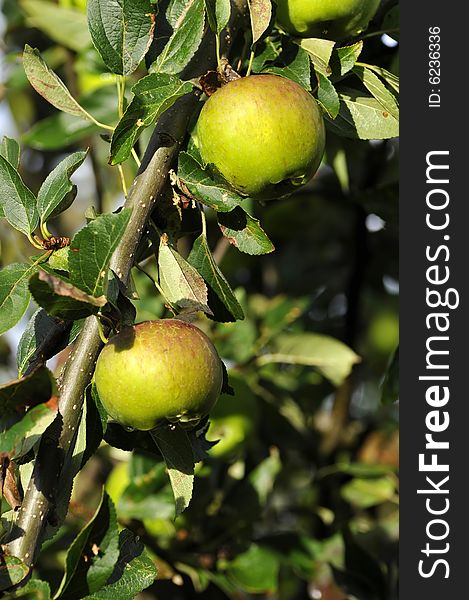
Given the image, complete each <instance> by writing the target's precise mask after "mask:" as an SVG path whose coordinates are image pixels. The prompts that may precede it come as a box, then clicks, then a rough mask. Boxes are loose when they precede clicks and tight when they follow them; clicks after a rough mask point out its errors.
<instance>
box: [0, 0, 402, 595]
mask: <svg viewBox="0 0 469 600" xmlns="http://www.w3.org/2000/svg"><path fill="white" fill-rule="evenodd" d="M2 10H3V18H4V27H5V47H4V49H3V52H4V53H5V56H4V61H5V65H6V70H5V73H6V76H5V81H4V82H3V83H2V84H1V88H0V94H1V96H0V99H1V100H2V106H3V108H4V110H3V108H2V110H3V112H2V113H1V114H2V115H5V126H4V125H3V124H2V129H3V128H4V131H2V134H4V135H3V137H2V140H1V144H0V244H1V246H0V247H1V254H0V266H1V270H0V334H1V337H0V367H1V370H0V378H1V379H0V383H1V385H0V482H1V488H2V499H1V530H0V536H1V550H0V561H1V569H0V591H1V592H2V593H3V594H5V595H6V596H8V597H11V598H16V597H25V598H43V599H45V600H47V599H50V598H54V599H59V598H60V599H62V598H63V599H68V600H72V599H77V600H78V599H83V598H87V599H90V600H91V599H94V600H98V599H103V600H104V599H105V598H110V597H112V598H119V599H121V600H127V599H128V600H131V599H132V598H135V597H141V598H178V599H179V598H180V599H185V598H192V597H194V594H197V595H200V596H201V597H203V598H210V599H212V598H213V599H219V598H220V599H222V598H231V599H239V598H250V597H253V595H259V596H260V597H270V598H279V599H282V600H283V599H285V600H290V599H291V600H295V599H296V598H305V597H310V598H327V599H329V600H345V598H358V599H359V600H363V599H366V598H370V599H378V600H389V599H390V598H394V597H395V594H396V580H397V577H396V555H395V544H396V539H397V521H396V515H397V510H396V506H397V491H398V487H397V481H396V469H397V459H396V414H395V406H394V403H395V400H396V398H397V389H396V386H397V384H396V382H397V372H398V354H397V351H396V345H397V334H396V330H397V325H396V293H397V274H396V268H397V267H396V238H397V233H396V231H397V224H396V219H397V209H396V201H397V161H398V145H397V141H396V138H397V136H398V123H399V104H398V92H399V79H398V60H397V59H398V57H397V50H396V47H397V40H398V17H399V15H398V4H397V2H396V1H395V0H385V1H383V2H379V1H378V0H346V1H345V0H344V1H343V2H337V1H336V0H317V1H316V0H315V1H314V2H313V1H312V0H122V1H119V2H118V1H116V0H87V1H85V0H58V1H52V0H50V1H49V0H20V1H19V2H14V1H12V0H5V2H4V5H3V9H2ZM383 36H384V37H383ZM2 119H3V116H2ZM373 236H375V237H373ZM376 236H377V237H376ZM138 323H142V324H141V325H136V324H138ZM15 346H16V348H15ZM12 350H14V353H15V354H16V357H15V358H14V361H13V357H12V354H13V352H12ZM219 357H221V359H220V358H219ZM144 590H146V591H144ZM141 593H142V596H139V594H141Z"/></svg>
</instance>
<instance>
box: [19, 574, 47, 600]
mask: <svg viewBox="0 0 469 600" xmlns="http://www.w3.org/2000/svg"><path fill="white" fill-rule="evenodd" d="M10 597H11V598H22V599H23V600H50V587H49V584H48V583H47V582H46V581H41V580H40V579H30V580H29V581H28V583H27V584H26V585H25V586H23V587H20V588H19V589H18V590H16V591H15V592H13V593H12V594H11V596H10Z"/></svg>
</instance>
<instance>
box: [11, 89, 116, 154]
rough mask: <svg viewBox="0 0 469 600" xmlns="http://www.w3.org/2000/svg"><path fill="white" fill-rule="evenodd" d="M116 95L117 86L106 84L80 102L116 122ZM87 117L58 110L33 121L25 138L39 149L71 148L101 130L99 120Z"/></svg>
mask: <svg viewBox="0 0 469 600" xmlns="http://www.w3.org/2000/svg"><path fill="white" fill-rule="evenodd" d="M115 96H116V94H115V88H114V86H105V87H102V88H100V89H98V90H94V91H93V92H92V93H91V94H87V95H86V96H83V98H82V99H80V104H81V105H82V106H83V109H84V110H85V111H86V112H91V113H92V114H93V115H95V117H96V118H97V119H98V120H99V121H101V122H103V123H112V122H114V121H115V120H116V119H117V110H116V105H117V103H116V98H115ZM85 118H86V117H83V116H82V118H80V117H78V116H74V115H70V114H67V113H63V112H59V113H55V114H54V115H52V116H51V117H47V118H45V119H42V121H39V122H37V123H36V124H35V125H33V127H32V128H31V129H30V130H29V131H27V132H26V133H25V134H24V135H23V137H22V141H23V143H25V144H27V145H28V146H31V148H35V149H36V150H58V149H62V148H68V147H69V146H71V145H72V144H75V143H76V142H79V141H81V140H83V139H85V138H86V137H88V136H90V135H91V134H93V133H95V132H96V131H100V128H99V127H98V126H97V125H96V124H95V123H93V122H91V121H88V120H85Z"/></svg>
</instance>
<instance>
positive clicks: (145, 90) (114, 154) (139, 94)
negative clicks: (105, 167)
mask: <svg viewBox="0 0 469 600" xmlns="http://www.w3.org/2000/svg"><path fill="white" fill-rule="evenodd" d="M192 88H193V86H192V84H191V83H189V82H188V81H181V80H180V79H179V78H178V77H175V76H173V75H168V74H164V73H162V74H158V75H157V74H152V75H147V77H143V78H142V79H140V81H139V82H138V83H136V84H135V85H134V86H133V88H132V92H133V93H134V98H133V100H132V102H131V103H130V104H129V106H128V107H127V110H126V111H125V113H124V116H123V117H122V119H121V120H120V121H119V123H118V124H117V127H116V129H115V131H114V133H113V136H112V141H111V160H110V163H111V164H112V165H116V164H118V163H121V162H123V161H124V160H126V159H127V158H128V157H129V156H130V153H131V151H132V148H133V146H134V144H135V142H136V141H137V139H138V138H139V136H140V134H141V133H142V131H143V130H144V129H145V128H146V127H149V126H150V125H152V124H153V123H154V122H155V121H156V120H157V119H158V118H159V117H160V116H161V115H162V114H163V113H164V112H165V111H166V110H168V108H170V107H171V106H172V105H173V104H174V103H175V102H176V100H177V99H178V98H180V97H181V96H184V95H185V94H188V93H190V92H191V91H192Z"/></svg>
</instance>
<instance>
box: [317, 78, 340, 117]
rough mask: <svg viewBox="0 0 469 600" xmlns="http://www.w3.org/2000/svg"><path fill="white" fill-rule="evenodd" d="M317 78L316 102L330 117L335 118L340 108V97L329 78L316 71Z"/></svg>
mask: <svg viewBox="0 0 469 600" xmlns="http://www.w3.org/2000/svg"><path fill="white" fill-rule="evenodd" d="M316 75H317V78H318V84H319V86H318V102H319V103H320V104H321V106H322V107H323V108H324V110H325V111H326V112H327V114H328V115H329V116H330V117H331V119H335V118H336V117H337V115H338V114H339V110H340V98H339V94H338V93H337V91H336V89H335V87H334V86H333V85H332V83H331V81H330V79H328V78H327V77H324V75H322V74H321V73H318V72H316Z"/></svg>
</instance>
